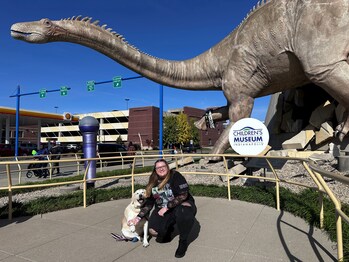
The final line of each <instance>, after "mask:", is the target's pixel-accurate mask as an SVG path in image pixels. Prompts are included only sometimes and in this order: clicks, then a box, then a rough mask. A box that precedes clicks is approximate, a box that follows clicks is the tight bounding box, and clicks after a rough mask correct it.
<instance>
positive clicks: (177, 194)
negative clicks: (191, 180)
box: [138, 171, 193, 217]
mask: <svg viewBox="0 0 349 262" xmlns="http://www.w3.org/2000/svg"><path fill="white" fill-rule="evenodd" d="M186 200H192V201H193V197H192V196H191V195H190V193H189V185H188V183H187V180H186V179H185V178H184V176H183V175H182V174H181V173H179V172H177V171H174V172H172V173H171V177H170V179H169V181H168V182H167V183H166V185H165V186H164V187H163V188H162V189H161V190H159V188H158V186H155V187H153V188H152V194H151V196H150V197H148V198H147V199H146V202H145V205H144V207H143V208H142V209H141V212H140V213H139V215H138V216H139V217H144V216H145V215H147V214H148V213H149V212H150V210H151V209H152V208H153V206H154V204H155V208H157V209H160V208H162V207H168V208H170V207H172V208H173V207H175V206H177V205H179V204H181V203H182V202H183V201H186Z"/></svg>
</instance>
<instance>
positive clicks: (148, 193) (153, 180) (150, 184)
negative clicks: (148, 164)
mask: <svg viewBox="0 0 349 262" xmlns="http://www.w3.org/2000/svg"><path fill="white" fill-rule="evenodd" d="M159 162H162V163H164V164H165V165H166V166H167V174H166V177H165V178H164V180H162V181H161V183H160V184H159V185H158V182H159V176H158V174H157V173H156V169H155V168H156V164H157V163H159ZM170 176H171V170H170V167H169V165H168V163H167V161H166V160H165V159H162V158H161V159H158V160H156V162H155V163H154V168H153V172H152V173H151V175H150V177H149V181H148V184H147V186H146V187H145V191H146V196H147V197H150V196H151V189H152V188H153V187H155V186H157V185H158V187H159V189H162V188H163V187H164V186H165V185H166V183H167V182H168V180H169V179H170Z"/></svg>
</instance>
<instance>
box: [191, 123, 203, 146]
mask: <svg viewBox="0 0 349 262" xmlns="http://www.w3.org/2000/svg"><path fill="white" fill-rule="evenodd" d="M189 122H190V136H191V137H190V139H192V140H193V143H194V145H198V144H199V142H200V135H199V129H198V128H197V127H196V126H195V125H194V122H195V120H194V119H190V121H189Z"/></svg>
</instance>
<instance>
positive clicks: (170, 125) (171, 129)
mask: <svg viewBox="0 0 349 262" xmlns="http://www.w3.org/2000/svg"><path fill="white" fill-rule="evenodd" d="M177 135H178V132H177V117H176V116H174V115H170V116H166V117H164V130H163V141H164V144H165V145H167V146H170V145H173V144H176V143H177Z"/></svg>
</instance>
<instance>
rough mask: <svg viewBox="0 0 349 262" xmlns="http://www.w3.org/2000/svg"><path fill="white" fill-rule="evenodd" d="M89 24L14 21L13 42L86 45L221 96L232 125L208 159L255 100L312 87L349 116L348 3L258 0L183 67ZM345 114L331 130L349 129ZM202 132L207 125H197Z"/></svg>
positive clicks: (222, 115) (153, 75)
mask: <svg viewBox="0 0 349 262" xmlns="http://www.w3.org/2000/svg"><path fill="white" fill-rule="evenodd" d="M98 23H99V21H95V22H92V19H91V18H81V17H80V16H78V17H73V18H69V19H64V20H59V21H51V20H49V19H42V20H40V21H34V22H25V23H16V24H14V25H12V27H11V35H12V37H14V38H15V39H19V40H24V41H27V42H30V43H48V42H57V41H63V42H72V43H76V44H80V45H84V46H87V47H90V48H92V49H95V50H97V51H98V52H101V53H103V54H104V55H106V56H108V57H110V58H111V59H113V60H115V61H116V62H118V63H120V64H122V65H124V66H126V67H128V68H130V69H131V70H133V71H135V72H137V73H139V74H140V75H143V76H145V77H147V78H149V79H151V80H153V81H155V82H158V83H160V84H163V85H166V86H170V87H174V88H180V89H188V90H222V91H223V93H224V95H225V97H226V99H227V105H226V106H224V107H221V108H218V109H217V110H215V111H214V112H213V118H214V120H226V119H229V120H230V124H229V126H228V128H227V129H225V130H224V131H223V132H222V134H221V136H220V138H219V139H218V140H217V142H216V144H215V145H214V148H213V150H212V153H223V152H224V151H225V150H226V149H227V148H228V147H229V141H228V136H229V130H230V127H231V126H232V124H233V123H234V122H236V121H237V120H239V119H241V118H244V117H249V116H250V114H251V111H252V107H253V103H254V98H257V97H261V96H266V95H270V94H273V93H276V92H279V91H284V90H287V89H291V88H295V87H300V86H302V85H305V84H307V83H311V82H312V83H314V84H316V85H317V86H320V87H321V88H323V89H324V90H325V91H326V92H328V93H329V94H330V95H331V96H332V97H333V98H335V99H336V100H337V101H338V102H339V103H341V104H342V105H343V106H344V107H345V108H346V110H347V111H348V110H349V87H348V84H349V65H348V61H349V60H348V54H349V1H348V0H336V1H333V0H269V1H268V0H266V1H264V0H262V3H260V2H259V3H258V4H257V6H256V7H254V8H253V10H252V11H251V12H250V13H249V14H248V15H247V17H246V18H245V19H244V20H243V21H242V23H241V24H240V25H239V26H238V27H237V28H236V29H235V30H233V31H232V32H231V33H230V34H229V35H228V36H226V37H225V38H224V39H223V40H222V41H221V42H219V43H218V44H216V45H215V46H213V47H212V48H210V49H209V50H207V51H206V52H204V53H202V54H200V55H198V56H197V57H194V58H192V59H188V60H184V61H170V60H164V59H159V58H156V57H153V56H151V55H148V54H145V53H143V52H141V51H139V50H138V49H137V48H135V47H134V46H132V45H130V44H128V43H127V42H126V41H125V40H124V38H123V37H122V36H121V35H118V34H117V33H115V32H113V31H112V29H110V28H108V29H107V27H106V25H103V26H99V25H98ZM347 115H348V114H346V115H345V117H344V119H343V121H342V122H341V124H340V125H338V126H337V128H336V135H338V137H339V138H340V140H342V139H343V138H344V136H345V135H346V134H347V133H348V131H349V118H348V117H347ZM196 125H197V127H199V128H202V129H204V128H205V120H204V118H202V119H201V120H199V121H198V122H197V123H196Z"/></svg>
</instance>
